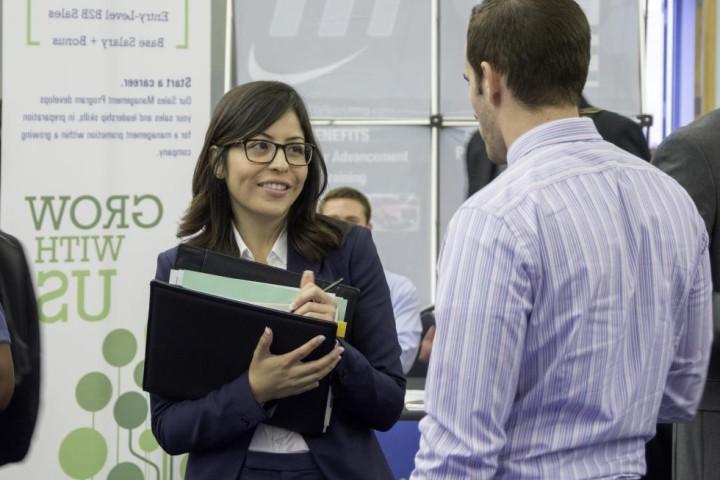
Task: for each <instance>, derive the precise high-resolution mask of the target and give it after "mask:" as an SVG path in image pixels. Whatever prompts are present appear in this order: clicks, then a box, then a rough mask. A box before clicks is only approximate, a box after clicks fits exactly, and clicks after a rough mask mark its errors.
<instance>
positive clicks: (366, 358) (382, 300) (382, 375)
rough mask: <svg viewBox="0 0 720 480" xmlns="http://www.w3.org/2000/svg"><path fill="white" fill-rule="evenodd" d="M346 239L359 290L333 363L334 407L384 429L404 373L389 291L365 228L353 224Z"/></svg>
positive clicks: (397, 407) (400, 395)
mask: <svg viewBox="0 0 720 480" xmlns="http://www.w3.org/2000/svg"><path fill="white" fill-rule="evenodd" d="M353 231H355V232H357V235H353V236H351V237H350V238H348V241H347V243H346V244H345V247H344V248H348V249H350V265H349V270H350V275H351V278H350V279H349V280H350V283H351V284H352V285H353V286H355V287H357V288H359V289H360V291H361V293H360V297H359V299H358V301H357V304H356V311H355V316H354V319H353V322H354V324H353V333H352V344H350V343H348V342H346V341H343V345H344V347H345V353H344V354H343V358H342V360H341V361H340V363H339V364H338V366H337V367H336V368H335V375H334V379H333V394H334V395H335V404H334V405H335V406H334V408H340V409H344V410H346V411H347V412H348V415H350V416H351V417H352V418H354V419H355V420H356V421H357V422H358V423H360V424H362V425H363V426H366V427H368V428H373V429H376V430H387V429H389V428H390V427H392V426H393V424H395V422H396V421H397V420H398V418H400V413H401V412H402V408H403V405H404V399H405V378H404V377H403V374H402V367H401V365H400V352H401V350H400V345H399V344H398V339H397V332H396V331H395V321H394V317H393V311H392V303H391V301H390V290H389V289H388V286H387V282H386V280H385V274H384V272H383V268H382V265H381V264H380V259H379V257H378V254H377V251H376V250H375V244H374V243H373V241H372V237H371V236H370V232H369V231H368V230H366V229H363V228H355V229H353Z"/></svg>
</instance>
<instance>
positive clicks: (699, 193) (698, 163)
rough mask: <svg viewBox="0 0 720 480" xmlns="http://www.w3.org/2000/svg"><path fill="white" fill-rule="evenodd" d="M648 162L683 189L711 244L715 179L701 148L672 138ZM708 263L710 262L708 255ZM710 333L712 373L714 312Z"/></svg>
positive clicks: (718, 303)
mask: <svg viewBox="0 0 720 480" xmlns="http://www.w3.org/2000/svg"><path fill="white" fill-rule="evenodd" d="M652 163H653V164H654V165H655V166H657V167H658V168H659V169H660V170H662V171H664V172H665V173H667V174H668V175H670V176H671V177H673V178H674V179H675V180H677V181H678V183H680V185H682V186H683V188H685V190H687V192H688V193H689V194H690V197H692V199H693V201H694V202H695V206H696V207H697V209H698V211H699V212H700V216H701V217H702V219H703V221H704V222H705V228H706V229H707V232H708V235H710V238H711V239H712V240H711V244H712V242H713V241H717V239H713V238H712V237H713V233H714V232H713V230H714V228H715V218H716V215H717V208H718V206H717V190H716V188H717V185H715V180H714V178H715V177H714V176H713V172H712V170H711V168H710V162H709V159H708V157H707V155H706V154H705V152H704V151H703V149H702V148H700V147H699V146H698V145H697V143H696V142H694V141H692V140H688V139H685V138H683V137H681V136H676V135H672V136H670V137H668V138H667V139H665V141H664V142H663V143H662V144H660V146H659V147H658V149H657V150H656V151H655V156H654V157H653V159H652ZM711 249H712V247H711ZM711 260H712V261H714V259H713V258H712V256H711ZM717 274H718V273H717V272H716V271H715V272H713V278H714V281H713V284H714V285H713V288H714V289H715V290H717V289H718V287H719V285H718V284H717V283H718V282H717V280H716V277H717ZM713 302H714V304H715V305H714V311H715V312H718V311H720V300H718V296H717V294H716V295H714V297H713ZM713 330H714V336H715V341H714V343H713V347H712V348H713V350H712V352H713V353H712V362H713V364H712V366H711V367H710V370H711V371H716V370H715V369H716V368H717V367H716V366H715V365H716V362H717V360H716V359H717V358H719V357H718V356H719V355H720V314H718V313H715V314H714V315H713Z"/></svg>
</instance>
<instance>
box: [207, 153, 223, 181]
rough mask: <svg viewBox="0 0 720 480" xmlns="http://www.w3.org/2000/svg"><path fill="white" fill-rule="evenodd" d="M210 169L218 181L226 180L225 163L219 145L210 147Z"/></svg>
mask: <svg viewBox="0 0 720 480" xmlns="http://www.w3.org/2000/svg"><path fill="white" fill-rule="evenodd" d="M210 168H211V169H212V172H213V175H215V178H217V179H218V180H222V179H224V178H225V162H223V158H222V150H221V149H220V147H218V146H217V145H213V146H212V147H210Z"/></svg>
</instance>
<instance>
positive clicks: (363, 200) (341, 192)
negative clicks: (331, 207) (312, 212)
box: [320, 187, 372, 223]
mask: <svg viewBox="0 0 720 480" xmlns="http://www.w3.org/2000/svg"><path fill="white" fill-rule="evenodd" d="M343 198H345V199H348V200H355V201H356V202H358V203H359V204H360V205H362V207H363V210H365V221H366V222H367V223H370V214H371V213H372V210H371V208H370V201H369V200H368V199H367V197H366V196H365V195H363V193H362V192H361V191H360V190H356V189H354V188H352V187H338V188H334V189H332V190H330V191H329V192H328V193H327V194H326V195H325V196H324V197H323V199H322V200H321V201H320V212H322V211H323V208H325V204H326V203H327V202H328V201H329V200H338V199H343Z"/></svg>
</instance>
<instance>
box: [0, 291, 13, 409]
mask: <svg viewBox="0 0 720 480" xmlns="http://www.w3.org/2000/svg"><path fill="white" fill-rule="evenodd" d="M14 391H15V369H14V366H13V358H12V354H11V352H10V334H9V333H8V329H7V324H6V323H5V313H4V312H3V309H2V305H0V411H3V410H5V408H6V407H7V406H8V405H9V404H10V400H11V399H12V395H13V392H14Z"/></svg>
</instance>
